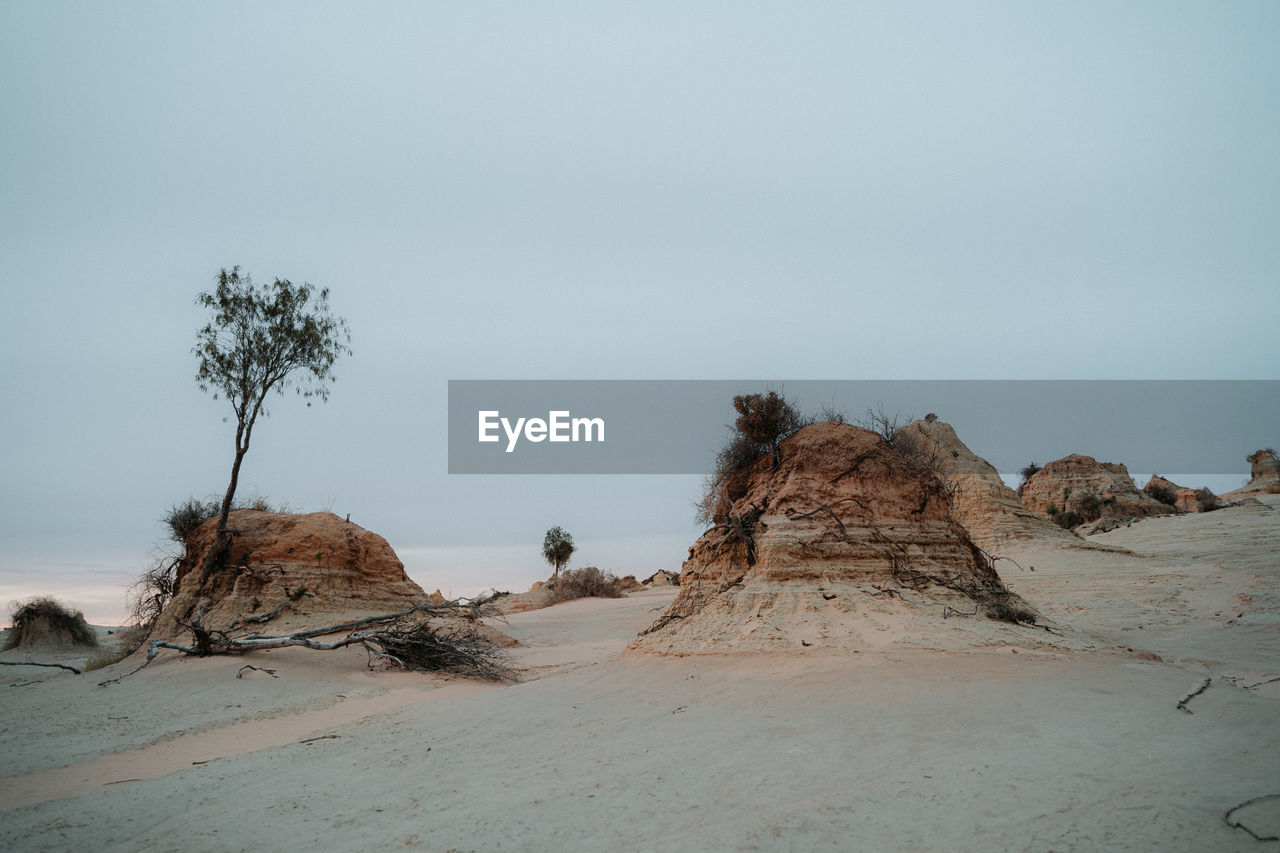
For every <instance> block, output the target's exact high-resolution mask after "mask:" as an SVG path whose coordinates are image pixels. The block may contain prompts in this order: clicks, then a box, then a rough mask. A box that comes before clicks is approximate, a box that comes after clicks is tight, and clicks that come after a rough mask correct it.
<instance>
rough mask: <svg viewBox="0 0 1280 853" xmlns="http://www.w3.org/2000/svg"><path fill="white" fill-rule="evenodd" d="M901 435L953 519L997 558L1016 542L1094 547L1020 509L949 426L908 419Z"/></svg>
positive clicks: (993, 472) (991, 469) (989, 467)
mask: <svg viewBox="0 0 1280 853" xmlns="http://www.w3.org/2000/svg"><path fill="white" fill-rule="evenodd" d="M901 432H902V435H903V438H904V440H905V445H906V446H907V447H909V448H910V449H911V450H912V451H913V452H915V453H917V454H920V455H921V456H922V457H923V458H924V460H925V462H926V463H927V464H929V466H930V467H932V468H933V469H934V470H935V471H936V472H937V473H938V475H939V476H940V477H941V478H942V480H943V482H944V483H945V484H946V486H947V488H948V489H949V490H950V492H951V511H952V514H953V515H954V516H955V518H956V521H959V522H960V523H961V524H962V525H964V528H965V530H967V531H968V533H969V535H970V536H971V537H972V538H973V541H974V542H976V543H978V545H980V546H981V547H982V548H983V549H984V550H986V551H987V553H989V554H997V553H999V552H1000V551H1001V550H1003V549H1005V548H1007V547H1008V546H1010V545H1012V544H1020V543H1028V544H1044V545H1054V546H1058V547H1067V548H1095V547H1097V546H1093V545H1090V544H1089V543H1087V542H1085V541H1084V540H1083V539H1081V538H1080V537H1079V536H1077V535H1075V534H1074V533H1072V532H1071V531H1069V530H1064V529H1063V528H1061V527H1059V526H1058V525H1056V524H1054V523H1053V522H1051V521H1048V520H1046V519H1044V518H1041V517H1040V516H1038V515H1036V514H1035V513H1033V512H1031V511H1030V510H1028V509H1027V508H1026V507H1025V506H1023V505H1022V502H1021V501H1020V500H1018V494H1017V492H1015V491H1014V490H1013V489H1011V488H1009V487H1008V486H1006V485H1005V483H1004V480H1002V479H1001V478H1000V474H999V472H997V471H996V469H995V467H994V466H992V465H991V463H990V462H988V461H987V460H985V459H983V458H982V457H981V456H978V455H977V454H975V453H974V452H973V451H972V450H970V449H969V448H968V447H967V446H965V444H964V442H962V441H961V440H960V438H959V436H957V435H956V432H955V430H954V429H953V428H952V427H951V425H950V424H948V423H946V422H944V421H939V420H933V421H928V420H922V421H914V422H913V423H910V424H908V425H907V426H905V427H903V428H902V431H901ZM896 441H897V438H896V437H895V442H896Z"/></svg>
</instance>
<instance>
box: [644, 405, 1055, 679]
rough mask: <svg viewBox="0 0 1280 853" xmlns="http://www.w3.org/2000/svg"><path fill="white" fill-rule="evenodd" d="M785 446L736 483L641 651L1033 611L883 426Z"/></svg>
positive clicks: (798, 639) (847, 638)
mask: <svg viewBox="0 0 1280 853" xmlns="http://www.w3.org/2000/svg"><path fill="white" fill-rule="evenodd" d="M779 451H780V454H779V455H780V461H779V464H778V466H777V467H776V469H775V468H774V467H773V465H772V462H771V460H770V458H769V456H768V455H767V454H766V455H763V456H761V457H760V458H758V459H756V461H755V462H754V463H752V464H751V465H750V466H749V467H748V468H746V469H744V470H743V471H742V472H740V475H737V476H731V477H729V478H728V481H727V482H726V483H725V484H724V486H723V494H722V496H721V497H722V500H721V501H720V505H719V509H718V511H717V513H716V519H715V520H716V526H715V527H713V528H712V529H710V530H708V531H707V532H706V533H704V534H703V535H702V537H701V538H700V539H699V540H698V541H697V542H696V543H695V544H694V545H693V547H692V548H690V549H689V558H688V560H686V561H685V563H684V566H683V569H682V571H681V573H680V593H679V595H677V597H676V599H675V601H674V602H673V603H672V605H671V606H670V608H669V609H668V610H667V612H666V613H665V614H664V615H663V616H662V617H661V618H660V619H659V620H658V622H657V623H655V625H654V626H653V627H651V628H650V629H649V630H648V631H646V632H645V634H643V635H642V636H641V637H640V638H639V639H638V640H637V641H636V642H635V643H633V644H632V646H631V648H632V649H633V650H638V651H649V652H659V653H666V654H689V653H699V652H736V651H780V650H789V649H799V648H801V647H806V646H816V647H827V648H839V649H860V648H868V647H872V646H874V645H876V644H877V643H879V642H883V639H884V638H883V637H877V636H876V635H877V633H878V632H880V631H885V630H889V629H888V628H887V627H886V625H887V624H888V623H900V622H901V621H902V619H903V618H904V617H905V615H906V614H908V613H910V614H913V615H915V616H926V615H927V617H928V619H929V620H930V621H931V623H932V624H934V625H935V626H936V630H949V629H950V626H952V625H955V624H956V623H958V622H961V621H964V620H960V619H955V620H951V621H949V622H948V621H944V617H946V616H950V615H952V614H956V613H961V612H963V613H966V614H969V615H973V616H981V615H983V614H992V615H996V614H998V615H1003V616H1009V615H1011V614H1012V615H1015V616H1016V615H1018V614H1020V615H1022V616H1023V617H1024V618H1033V613H1032V612H1031V611H1030V609H1029V608H1028V607H1027V605H1026V604H1025V602H1022V601H1021V599H1018V598H1017V597H1016V596H1014V595H1012V594H1011V593H1010V592H1009V591H1008V590H1007V589H1006V588H1005V586H1004V584H1003V583H1002V582H1001V580H1000V578H999V576H998V575H997V574H996V572H995V571H994V570H993V569H992V568H991V567H990V565H989V564H988V562H987V561H986V559H985V558H984V557H983V555H982V553H981V551H980V550H979V549H978V548H977V547H976V546H975V545H974V543H973V542H972V540H970V538H969V536H968V535H967V534H966V533H965V530H964V528H963V527H961V526H960V525H959V524H958V523H956V521H955V520H954V519H953V518H952V517H951V514H950V511H949V502H948V497H947V493H946V490H945V488H944V487H943V485H942V483H941V482H940V481H939V480H938V478H937V477H936V476H934V475H933V474H932V473H931V472H930V471H928V470H927V469H925V468H923V467H921V466H920V465H918V464H917V463H915V462H913V461H912V460H911V459H909V458H907V457H904V456H902V455H901V454H899V453H898V452H897V451H895V450H894V449H893V448H892V447H891V446H890V445H889V444H888V443H887V442H886V441H884V440H883V439H882V438H880V437H879V436H878V435H876V434H875V433H873V432H869V431H867V430H864V429H859V428H857V427H854V426H850V425H847V424H837V423H821V424H815V425H813V426H809V427H806V428H804V429H802V430H800V431H799V432H797V433H795V434H794V435H792V436H790V437H789V438H787V439H785V440H784V441H783V442H782V444H781V446H780V448H779ZM970 621H974V620H970ZM981 621H982V622H984V623H985V622H988V620H985V619H982V620H981Z"/></svg>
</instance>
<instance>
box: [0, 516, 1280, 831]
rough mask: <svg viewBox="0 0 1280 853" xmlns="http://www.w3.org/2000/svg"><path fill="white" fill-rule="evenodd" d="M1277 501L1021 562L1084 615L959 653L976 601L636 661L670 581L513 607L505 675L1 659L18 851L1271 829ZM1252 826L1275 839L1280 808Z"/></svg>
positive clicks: (338, 658)
mask: <svg viewBox="0 0 1280 853" xmlns="http://www.w3.org/2000/svg"><path fill="white" fill-rule="evenodd" d="M1271 502H1272V503H1275V502H1277V501H1276V500H1275V499H1272V501H1271ZM1278 522H1280V512H1273V511H1271V510H1270V509H1267V510H1259V509H1253V510H1246V509H1243V508H1241V509H1232V510H1225V511H1221V512H1218V513H1211V514H1208V515H1205V516H1187V517H1178V518H1167V519H1156V520H1151V521H1146V522H1142V523H1140V524H1137V525H1134V526H1133V527H1131V528H1128V529H1122V530H1117V531H1113V532H1111V533H1108V534H1104V535H1103V536H1100V537H1097V538H1098V540H1099V541H1101V542H1105V543H1106V544H1112V545H1120V546H1123V547H1126V548H1130V549H1133V550H1135V551H1136V552H1138V553H1139V554H1141V555H1149V556H1133V557H1127V556H1118V555H1113V554H1106V553H1080V552H1052V551H1040V552H1037V551H1036V550H1034V549H1024V550H1023V551H1021V552H1019V553H1016V554H1011V556H1014V557H1015V559H1017V561H1018V562H1019V563H1020V564H1022V565H1023V566H1024V567H1027V569H1028V570H1026V571H1019V570H1018V569H1017V568H1013V567H1012V565H1011V564H1009V563H1000V564H999V567H1000V571H1001V573H1002V575H1003V576H1004V577H1005V578H1006V579H1007V580H1008V581H1009V582H1010V584H1011V586H1013V587H1014V588H1015V589H1016V590H1017V591H1018V592H1020V593H1021V594H1022V595H1024V596H1025V597H1026V598H1027V599H1028V600H1029V601H1031V602H1032V603H1033V604H1036V605H1037V606H1039V607H1040V608H1041V609H1042V610H1043V611H1044V613H1045V614H1046V616H1048V617H1049V618H1051V619H1052V620H1053V621H1054V623H1055V624H1057V625H1058V626H1059V627H1060V628H1061V629H1062V631H1063V632H1064V636H1063V637H1061V638H1055V637H1053V636H1052V635H1049V634H1047V633H1046V632H1043V631H1038V630H1037V629H1031V628H1013V629H1010V630H1009V631H1008V632H1006V633H1005V634H1004V640H1003V641H1002V642H1000V643H998V644H994V645H986V646H979V647H976V648H975V647H974V646H973V645H972V643H971V642H970V643H968V644H967V645H965V646H963V647H962V646H961V644H958V643H957V644H956V646H957V647H956V648H951V649H949V648H948V639H947V637H948V634H947V631H948V628H949V627H950V626H951V624H952V623H953V622H954V621H955V620H956V619H957V617H952V619H949V620H946V622H945V623H941V624H939V625H937V633H936V634H935V635H934V636H933V637H932V641H931V644H932V645H934V646H935V647H936V648H938V649H940V650H937V651H930V650H922V649H919V648H911V647H909V644H900V645H895V644H893V643H889V644H887V645H886V646H885V647H884V648H883V649H882V650H880V651H876V652H874V653H862V654H852V655H843V656H842V655H834V654H829V653H821V652H816V653H813V654H795V655H773V656H767V655H746V656H734V657H729V658H724V657H686V658H657V657H651V656H647V655H640V656H635V655H627V656H625V657H619V656H620V654H621V652H622V651H623V649H624V648H625V647H626V645H627V643H628V642H629V641H630V640H631V638H632V637H634V635H635V633H636V632H637V631H638V630H640V629H641V628H643V627H644V626H646V625H648V624H649V623H650V622H651V621H652V620H653V619H654V618H655V617H656V615H657V610H656V609H660V608H662V607H663V606H665V604H666V602H667V601H669V600H670V598H671V596H672V595H673V591H671V590H664V591H657V592H646V593H640V594H637V595H633V596H631V597H629V598H626V599H621V600H617V601H607V600H588V601H578V602H571V603H568V604H564V605H559V606H557V607H553V608H549V609H546V610H539V611H532V612H528V613H522V614H518V615H515V616H513V617H511V619H510V623H509V625H508V626H507V627H506V630H507V631H508V632H509V633H511V634H512V635H514V636H516V637H518V638H520V639H521V640H522V641H523V642H524V643H526V648H523V649H519V650H517V651H516V660H517V662H518V664H519V665H520V666H521V667H522V668H523V669H524V670H525V679H526V680H525V681H524V682H523V683H521V684H517V685H513V686H506V687H501V686H491V685H485V684H477V683H473V682H468V681H465V680H461V679H445V678H428V677H423V676H419V675H413V674H406V673H397V672H376V673H370V672H369V671H368V670H367V669H366V668H365V667H364V656H363V655H362V654H361V653H357V652H354V651H351V650H344V652H342V653H319V652H309V651H306V650H302V649H286V650H276V651H272V652H269V653H262V654H258V655H254V656H251V657H247V658H243V659H228V658H221V659H209V660H192V659H183V658H180V657H176V656H175V657H165V658H162V659H161V660H159V661H157V662H156V663H155V664H153V665H152V666H151V667H150V668H148V669H146V670H144V671H143V672H141V673H138V674H137V675H135V676H132V677H131V678H128V679H125V680H124V681H123V682H122V683H121V684H118V685H115V686H112V687H106V688H100V687H97V686H96V682H98V681H100V680H102V679H104V678H107V677H111V676H114V675H117V674H119V672H121V671H123V669H124V667H123V666H122V665H118V666H116V667H112V668H111V669H109V670H106V671H102V672H97V673H90V674H89V675H86V676H74V675H71V674H67V673H58V672H56V671H53V670H49V671H43V672H39V673H37V674H35V675H34V676H33V675H32V673H31V672H30V671H28V670H26V669H23V670H21V671H20V672H19V671H18V668H16V667H14V668H9V667H0V711H2V712H3V713H2V716H0V720H2V721H0V750H2V751H0V775H3V776H5V777H7V778H3V779H0V809H3V811H0V848H3V849H15V850H64V849H73V848H74V849H78V850H83V849H92V850H121V851H124V850H138V849H148V850H175V851H177V850H182V851H203V850H209V851H215V850H216V851H225V850H282V851H292V850H298V851H303V850H307V851H309V850H314V849H323V850H370V849H386V848H390V849H421V850H449V849H458V850H757V849H758V850H823V849H834V850H849V849H862V850H879V849H890V850H918V849H925V848H935V847H943V846H945V847H948V848H950V849H960V850H1037V851H1042V850H1095V849H1135V850H1149V849H1161V850H1255V849H1265V847H1266V846H1265V845H1263V846H1261V847H1260V846H1259V844H1258V842H1256V841H1254V840H1253V839H1252V838H1250V837H1249V836H1248V835H1246V834H1245V833H1244V832H1241V831H1239V830H1233V829H1231V828H1229V827H1227V826H1226V825H1225V824H1224V823H1223V822H1222V819H1221V818H1222V813H1223V812H1224V811H1226V809H1228V808H1230V807H1231V806H1233V805H1235V804H1237V803H1240V802H1242V801H1244V800H1247V799H1250V798H1252V797H1256V796H1258V795H1261V794H1269V793H1280V681H1277V682H1272V683H1270V684H1264V685H1261V686H1258V687H1253V688H1251V689H1248V688H1249V685H1251V684H1254V683H1256V682H1259V681H1265V680H1266V679H1268V678H1276V677H1277V676H1280V562H1278V561H1280V557H1278V556H1277V555H1278V554H1280V523H1278ZM1032 565H1034V566H1035V571H1030V570H1029V567H1030V566H1032ZM939 621H940V622H941V620H939ZM1046 641H1048V644H1046ZM11 655H12V653H8V654H5V655H0V659H5V660H9V659H15V658H13V657H11ZM245 663H253V664H256V665H258V666H267V667H271V668H273V669H276V670H277V673H278V675H279V678H274V679H273V678H271V677H269V676H267V675H265V674H263V673H261V672H247V673H246V674H245V676H244V678H241V679H237V678H236V677H235V673H236V670H237V669H239V667H240V666H242V665H243V664H245ZM5 670H12V671H5ZM1205 678H1210V679H1211V686H1210V687H1209V688H1208V689H1207V690H1206V691H1205V692H1204V693H1202V694H1201V695H1199V696H1196V697H1195V698H1194V699H1192V700H1190V702H1189V704H1188V707H1189V708H1190V710H1191V711H1193V712H1194V713H1192V714H1187V713H1185V712H1183V711H1179V710H1178V709H1177V708H1176V705H1177V702H1178V700H1179V699H1181V698H1182V697H1183V696H1185V695H1186V694H1188V693H1190V692H1191V691H1193V690H1195V689H1196V688H1197V687H1199V686H1200V685H1201V684H1202V683H1203V680H1204V679H1205ZM33 679H39V680H40V681H39V683H35V684H31V683H26V682H29V681H32V680H33ZM6 684H21V685H23V686H14V687H10V686H5V685H6ZM324 735H334V736H335V737H326V738H324V739H320V740H311V741H310V742H306V743H304V742H303V741H304V740H306V739H308V738H313V737H317V736H324ZM197 762H199V763H197ZM1236 817H1237V818H1238V819H1241V820H1243V821H1245V822H1246V823H1247V824H1248V825H1249V826H1250V827H1251V828H1253V829H1254V830H1255V831H1257V832H1259V834H1280V801H1270V802H1266V803H1260V804H1258V805H1256V806H1251V807H1249V808H1248V809H1243V810H1241V811H1240V812H1238V813H1237V814H1236Z"/></svg>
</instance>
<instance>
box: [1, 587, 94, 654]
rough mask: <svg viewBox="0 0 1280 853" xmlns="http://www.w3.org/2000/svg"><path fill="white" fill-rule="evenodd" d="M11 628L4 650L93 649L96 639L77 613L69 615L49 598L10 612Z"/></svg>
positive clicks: (42, 598) (18, 606)
mask: <svg viewBox="0 0 1280 853" xmlns="http://www.w3.org/2000/svg"><path fill="white" fill-rule="evenodd" d="M12 616H13V628H11V629H10V630H9V631H8V632H6V637H5V642H4V646H3V648H4V650H6V651H7V650H9V649H14V648H17V649H22V648H27V647H30V646H45V647H54V648H95V647H96V646H97V645H98V635H97V633H96V632H95V631H94V630H93V628H92V627H91V626H90V625H89V623H88V622H86V621H85V618H84V614H83V613H81V612H80V611H79V610H76V611H72V610H70V609H68V608H67V607H65V606H63V605H62V603H61V602H59V601H57V600H55V599H53V598H50V597H48V596H41V597H39V598H33V599H31V600H30V601H27V602H25V603H22V604H15V605H14V608H13V614H12Z"/></svg>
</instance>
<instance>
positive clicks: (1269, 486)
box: [1221, 447, 1280, 500]
mask: <svg viewBox="0 0 1280 853" xmlns="http://www.w3.org/2000/svg"><path fill="white" fill-rule="evenodd" d="M1277 492H1280V460H1278V459H1277V458H1276V452H1275V451H1274V450H1272V449H1271V448H1270V447H1265V448H1263V449H1262V450H1255V451H1254V452H1253V453H1252V454H1251V455H1250V456H1249V482H1248V483H1246V484H1245V485H1243V486H1241V487H1240V488H1238V489H1236V490H1235V491H1231V492H1227V493H1226V494H1225V495H1222V496H1221V497H1222V499H1223V500H1236V499H1238V498H1246V497H1253V496H1255V495H1261V494H1276V493H1277Z"/></svg>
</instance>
